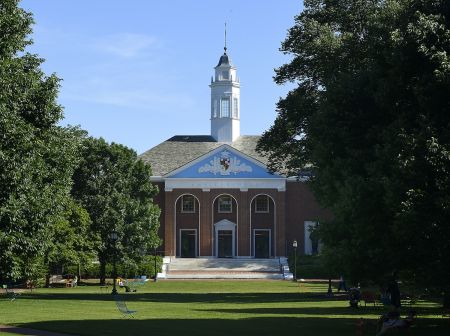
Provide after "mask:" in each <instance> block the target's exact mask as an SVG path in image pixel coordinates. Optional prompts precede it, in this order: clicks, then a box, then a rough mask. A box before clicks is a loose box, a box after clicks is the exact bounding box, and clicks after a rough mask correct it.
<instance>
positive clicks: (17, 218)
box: [0, 0, 78, 280]
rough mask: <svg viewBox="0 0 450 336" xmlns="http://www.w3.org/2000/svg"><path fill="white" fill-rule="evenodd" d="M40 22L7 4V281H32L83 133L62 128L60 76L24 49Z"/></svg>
mask: <svg viewBox="0 0 450 336" xmlns="http://www.w3.org/2000/svg"><path fill="white" fill-rule="evenodd" d="M32 23H33V20H32V17H31V14H30V13H26V12H25V11H23V10H22V9H20V8H18V1H17V0H3V1H1V3H0V270H1V271H0V280H1V279H9V280H17V279H19V278H27V277H33V276H34V275H35V274H36V272H37V273H39V271H38V269H39V268H40V267H41V262H42V257H43V252H44V250H45V248H46V245H47V242H48V241H47V239H46V238H47V237H46V234H47V230H48V229H49V226H50V225H52V223H54V222H55V221H57V220H59V218H60V216H61V215H62V212H63V205H64V204H65V203H66V201H67V199H68V196H69V191H70V186H71V176H72V172H73V168H74V166H75V165H76V162H77V159H78V158H77V155H76V154H77V145H78V143H77V139H78V131H77V130H75V129H67V128H61V127H59V126H57V123H58V122H59V121H60V120H61V118H62V108H61V106H60V105H58V103H57V102H56V98H57V94H58V89H59V79H58V78H57V77H56V76H55V75H51V76H46V75H45V74H44V73H43V72H42V70H41V69H40V65H41V63H42V62H43V60H42V59H40V58H38V57H37V56H36V55H31V54H29V53H26V52H25V47H26V46H27V45H29V44H30V43H31V40H29V38H28V36H29V34H30V33H31V24H32Z"/></svg>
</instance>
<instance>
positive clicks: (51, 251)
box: [43, 199, 100, 286]
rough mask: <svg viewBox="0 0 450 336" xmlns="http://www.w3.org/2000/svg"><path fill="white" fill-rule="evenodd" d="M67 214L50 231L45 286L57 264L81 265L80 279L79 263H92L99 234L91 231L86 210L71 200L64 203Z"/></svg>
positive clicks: (48, 231) (48, 233)
mask: <svg viewBox="0 0 450 336" xmlns="http://www.w3.org/2000/svg"><path fill="white" fill-rule="evenodd" d="M64 208H65V211H64V216H62V217H61V218H60V219H59V220H57V221H56V222H55V223H54V225H52V226H49V227H48V230H47V237H48V238H47V240H48V244H47V246H46V249H45V252H44V258H43V260H44V264H45V267H46V270H47V275H46V286H49V284H50V275H51V274H52V273H51V272H52V269H53V267H55V266H61V265H62V266H64V265H78V274H77V276H78V278H81V274H80V273H81V272H80V265H81V264H87V263H88V262H92V260H93V258H94V257H95V251H96V247H97V246H98V245H99V244H100V239H99V237H98V236H97V235H96V234H95V233H94V232H92V231H91V230H90V224H91V220H90V218H89V214H88V213H87V211H86V210H85V209H84V208H83V207H81V206H80V205H79V204H77V202H75V201H74V200H72V199H70V200H68V202H67V204H66V205H65V207H64Z"/></svg>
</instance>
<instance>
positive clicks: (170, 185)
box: [165, 178, 286, 191]
mask: <svg viewBox="0 0 450 336" xmlns="http://www.w3.org/2000/svg"><path fill="white" fill-rule="evenodd" d="M165 181H166V183H165V189H166V191H168V190H173V189H240V190H245V189H277V190H278V191H286V179H285V178H277V179H259V178H254V179H199V178H167V179H166V180H165Z"/></svg>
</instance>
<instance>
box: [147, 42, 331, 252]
mask: <svg viewBox="0 0 450 336" xmlns="http://www.w3.org/2000/svg"><path fill="white" fill-rule="evenodd" d="M214 69H215V75H214V77H213V78H212V79H211V84H210V87H211V115H210V118H211V134H210V135H186V136H184V135H177V136H174V137H172V138H170V139H168V140H167V141H164V142H162V143H161V144H159V145H157V146H156V147H154V148H152V149H150V150H148V151H146V152H145V153H143V154H142V155H141V156H140V157H141V159H143V160H144V161H146V162H149V163H150V164H151V166H152V171H153V177H152V181H153V182H154V183H155V184H156V185H158V187H159V190H160V192H159V194H158V196H157V198H156V199H155V201H156V202H157V204H158V205H159V206H160V208H161V211H162V213H161V218H160V223H161V225H160V231H159V234H160V237H161V238H162V239H163V241H164V242H163V246H162V250H163V251H164V253H165V255H166V256H173V257H188V258H196V257H212V258H272V257H281V256H286V255H287V254H288V252H289V251H290V248H291V246H292V243H293V241H294V240H297V241H298V246H299V249H300V252H303V253H305V254H311V253H313V248H315V247H314V246H313V245H314V244H312V242H311V239H310V237H309V228H310V227H311V226H314V225H315V224H316V223H317V222H318V221H320V220H322V219H324V218H326V217H328V216H329V213H328V212H327V211H325V210H323V209H321V208H320V207H319V205H318V204H317V202H316V201H315V200H314V197H313V195H312V194H311V192H310V191H309V190H308V188H307V186H306V185H305V183H304V179H301V178H300V179H299V178H297V177H294V178H292V177H287V176H284V175H283V174H272V173H270V172H269V171H268V169H267V167H266V164H267V160H266V158H265V157H264V156H262V155H261V154H259V153H258V152H256V149H255V148H256V144H257V142H258V140H259V138H260V136H241V135H240V113H241V111H240V82H239V78H238V77H237V72H236V68H235V67H234V66H233V64H232V63H231V60H230V58H229V56H228V54H227V50H226V48H225V52H224V54H223V55H222V56H221V57H220V59H219V63H218V64H217V66H216V67H215V68H214Z"/></svg>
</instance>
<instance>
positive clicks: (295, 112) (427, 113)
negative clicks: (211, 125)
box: [258, 0, 450, 294]
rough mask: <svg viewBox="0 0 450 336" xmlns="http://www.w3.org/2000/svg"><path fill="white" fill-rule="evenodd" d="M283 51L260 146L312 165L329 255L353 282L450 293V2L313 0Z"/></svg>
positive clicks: (286, 162) (286, 165)
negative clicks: (397, 278) (274, 101)
mask: <svg viewBox="0 0 450 336" xmlns="http://www.w3.org/2000/svg"><path fill="white" fill-rule="evenodd" d="M304 5H305V9H304V11H303V12H302V13H301V14H300V15H298V16H297V17H296V21H295V26H294V27H292V28H291V29H290V30H289V33H288V36H287V38H286V40H285V41H284V42H283V44H282V48H281V50H282V51H283V52H284V53H286V54H290V55H292V57H293V58H292V60H291V61H290V62H289V63H288V64H285V65H283V66H281V67H280V68H279V69H277V70H276V76H275V81H276V82H277V83H279V84H282V83H285V82H288V81H291V82H296V83H297V84H298V85H297V87H296V88H295V89H293V90H292V91H290V92H289V93H288V95H287V96H286V97H285V98H282V99H280V101H279V102H278V105H277V107H278V116H277V118H276V120H275V123H274V125H273V126H272V127H271V128H270V130H268V131H267V132H265V133H264V135H263V137H262V139H261V141H260V143H259V145H258V149H259V150H260V151H262V152H266V153H268V155H269V160H270V167H271V169H273V170H282V169H287V170H288V171H289V172H290V173H291V174H293V175H298V174H299V172H300V171H301V170H304V169H310V170H312V171H313V172H314V176H313V178H312V179H311V181H310V185H311V188H312V190H313V192H314V193H315V195H316V197H317V199H318V200H319V201H320V202H321V204H322V205H323V206H326V207H328V208H329V209H331V210H332V211H333V213H334V219H333V220H331V221H329V222H327V223H322V225H321V229H320V234H321V238H322V240H323V241H324V243H325V245H326V247H325V252H324V253H325V255H326V256H328V258H330V259H333V263H335V264H339V265H342V267H344V268H345V269H346V271H347V273H348V274H349V275H350V276H351V278H352V279H353V281H355V282H356V281H361V280H368V279H371V280H375V281H377V282H379V283H381V282H382V281H383V278H386V275H387V274H389V273H392V272H393V271H399V272H401V273H400V274H403V277H404V278H406V279H409V280H411V281H413V282H415V284H422V285H426V286H427V287H434V288H437V289H439V290H443V291H445V292H446V293H447V294H448V293H450V288H449V285H448V281H447V280H446V279H448V278H449V276H450V268H449V267H448V265H449V264H450V254H449V253H448V250H449V248H450V225H448V223H449V219H450V213H449V212H450V200H449V197H450V190H449V188H450V187H449V186H450V181H449V177H450V174H449V173H450V127H449V126H450V114H449V113H448V111H449V108H450V103H449V99H448V97H449V96H450V66H449V64H450V54H449V53H450V29H449V24H450V3H449V2H448V1H445V0H433V1H429V0H384V1H382V0H378V1H377V0H357V1H355V0H339V1H330V0H328V1H326V0H309V1H305V3H304Z"/></svg>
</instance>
